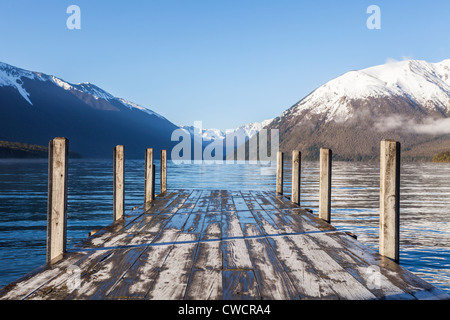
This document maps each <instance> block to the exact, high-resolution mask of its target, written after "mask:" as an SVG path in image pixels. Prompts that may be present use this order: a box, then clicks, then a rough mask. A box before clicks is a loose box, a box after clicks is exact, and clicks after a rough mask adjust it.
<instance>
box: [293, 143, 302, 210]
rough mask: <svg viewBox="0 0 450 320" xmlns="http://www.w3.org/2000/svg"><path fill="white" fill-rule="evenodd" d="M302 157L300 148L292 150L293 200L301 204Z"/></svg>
mask: <svg viewBox="0 0 450 320" xmlns="http://www.w3.org/2000/svg"><path fill="white" fill-rule="evenodd" d="M301 157H302V154H301V152H300V151H298V150H294V151H292V196H291V201H292V202H293V203H295V204H298V205H300V181H301V162H302V160H301Z"/></svg>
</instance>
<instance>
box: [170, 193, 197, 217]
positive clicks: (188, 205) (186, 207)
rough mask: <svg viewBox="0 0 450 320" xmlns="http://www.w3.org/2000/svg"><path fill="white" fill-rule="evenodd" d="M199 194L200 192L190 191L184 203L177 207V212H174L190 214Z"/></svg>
mask: <svg viewBox="0 0 450 320" xmlns="http://www.w3.org/2000/svg"><path fill="white" fill-rule="evenodd" d="M201 193H202V192H201V190H192V192H191V194H190V195H189V197H188V198H187V199H186V201H184V203H183V204H182V205H181V206H180V207H178V210H177V211H176V212H177V213H191V212H192V211H193V210H194V208H195V206H196V204H197V202H198V200H199V198H200V195H201Z"/></svg>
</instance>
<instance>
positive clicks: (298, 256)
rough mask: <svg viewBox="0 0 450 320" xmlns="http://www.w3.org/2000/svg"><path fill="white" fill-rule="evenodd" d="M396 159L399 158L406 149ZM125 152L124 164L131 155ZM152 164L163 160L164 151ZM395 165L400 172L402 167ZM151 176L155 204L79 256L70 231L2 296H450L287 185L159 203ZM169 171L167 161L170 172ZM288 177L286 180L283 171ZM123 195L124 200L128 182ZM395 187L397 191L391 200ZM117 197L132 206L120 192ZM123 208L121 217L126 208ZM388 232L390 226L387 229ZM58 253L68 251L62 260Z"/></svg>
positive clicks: (181, 195) (81, 248)
mask: <svg viewBox="0 0 450 320" xmlns="http://www.w3.org/2000/svg"><path fill="white" fill-rule="evenodd" d="M385 143H386V142H385ZM55 146H56V144H55ZM389 146H390V147H392V145H389ZM58 148H59V147H58ZM56 149H57V148H56V147H55V149H54V150H56ZM387 149H389V148H388V146H386V150H387ZM62 150H64V148H62ZM120 150H121V149H120ZM393 150H394V154H395V152H396V150H395V147H394V149H393ZM383 152H384V151H383ZM116 154H117V155H118V156H120V157H121V159H123V153H122V152H116ZM147 155H153V151H151V152H147ZM297 155H299V154H298V153H297ZM53 156H55V155H53ZM164 159H165V158H164ZM328 159H329V158H327V159H326V161H327V163H328V161H329V160H328ZM293 160H294V161H295V164H296V165H295V167H294V168H293V172H298V173H299V172H300V170H299V157H297V156H296V157H294V159H293ZM392 161H393V162H392ZM61 163H64V162H61V161H59V162H58V164H59V165H61ZM387 163H388V164H389V163H390V164H392V163H394V164H395V163H396V159H395V158H394V160H389V161H387ZM115 165H117V168H119V169H118V170H117V174H118V175H119V177H117V179H123V175H122V170H121V169H120V168H122V166H121V165H119V164H117V163H116V164H115ZM146 167H147V172H146V177H150V178H147V179H146V183H147V182H148V183H149V185H148V186H146V191H147V190H150V191H149V195H148V197H149V198H150V199H151V201H148V202H146V203H145V204H144V205H143V206H142V207H140V208H137V209H135V210H133V211H131V212H128V213H126V214H124V215H123V216H121V215H120V213H119V214H118V213H116V212H115V214H114V216H115V217H117V218H116V219H115V221H114V222H113V223H112V224H111V225H110V226H108V227H106V228H104V229H102V230H99V231H98V232H96V233H95V234H93V235H91V236H90V237H89V238H87V239H86V240H85V241H84V242H82V243H80V244H79V245H77V246H75V247H74V248H71V249H70V250H67V249H66V248H65V241H63V240H64V237H65V235H64V232H59V233H58V234H59V235H58V237H59V238H60V239H63V240H61V241H60V244H57V245H54V246H56V247H57V249H56V251H55V250H53V251H55V252H56V253H55V255H56V256H50V258H49V261H48V263H47V264H46V265H44V266H42V267H40V268H38V269H37V270H35V271H33V272H32V273H30V274H28V275H26V276H25V277H23V278H22V279H19V280H18V281H16V282H14V283H12V284H10V285H8V286H6V287H5V288H3V289H2V290H1V291H0V299H11V300H19V299H20V300H22V299H25V300H67V299H68V300H87V299H93V300H125V299H136V300H146V299H150V300H251V299H255V300H297V299H314V300H317V299H327V300H341V299H342V300H374V299H401V300H403V299H404V300H406V299H432V300H436V299H450V296H449V295H447V294H446V293H444V292H443V291H441V290H439V289H437V288H436V287H434V286H433V285H431V284H429V283H427V282H425V281H424V280H422V279H420V278H419V277H417V276H415V275H414V274H412V273H411V272H409V271H408V270H406V269H405V268H403V267H402V266H400V265H399V264H398V263H397V262H396V261H398V257H396V256H395V254H396V253H395V252H394V256H392V257H389V254H390V253H389V252H388V253H384V254H380V253H378V252H376V251H374V250H372V249H369V248H367V247H366V246H364V245H362V244H361V243H360V242H358V241H357V240H356V239H355V237H354V236H352V235H349V234H347V233H345V232H342V231H339V230H337V229H336V228H334V227H333V226H332V225H331V224H330V223H329V222H327V221H325V220H324V219H322V218H320V217H319V216H318V215H317V214H314V213H312V212H311V210H308V209H304V208H302V207H300V205H299V203H298V202H300V196H299V193H298V194H296V195H295V197H294V198H295V199H294V198H292V199H289V198H288V197H286V196H284V195H282V194H281V193H282V190H283V189H282V188H281V189H277V190H278V191H279V192H278V193H277V192H269V191H251V190H250V191H230V190H197V189H182V190H173V189H170V188H169V189H166V188H167V185H166V183H164V185H163V186H162V192H161V193H160V194H158V195H157V196H153V195H152V190H153V191H154V176H155V169H154V165H153V160H152V159H147V161H146ZM324 167H326V168H330V167H329V166H328V165H326V166H324ZM386 167H388V168H389V170H394V171H395V168H396V166H395V165H394V166H393V167H392V165H386ZM49 171H50V172H52V171H53V172H54V171H57V172H58V175H59V176H60V175H61V174H62V173H63V172H64V166H63V167H62V168H59V170H56V169H55V170H49ZM166 172H167V166H166V165H165V164H163V165H162V170H161V173H162V174H164V175H165V174H166ZM62 175H64V174H62ZM330 175H331V171H330V170H328V169H327V170H326V172H325V173H324V174H323V176H324V178H325V179H327V181H329V176H330ZM277 176H278V177H279V179H282V174H279V175H277ZM56 178H58V177H56ZM388 178H389V174H387V175H386V176H384V178H383V179H382V180H383V183H385V184H388V182H387V181H388ZM50 179H52V178H51V177H49V181H50ZM56 180H57V179H56ZM120 181H123V180H120ZM164 181H167V180H166V179H164ZM55 183H56V182H55ZM279 183H281V182H280V181H279ZM293 183H294V184H295V186H296V188H295V190H296V193H297V192H298V191H297V190H298V188H297V186H299V179H293ZM277 184H278V183H277ZM49 185H50V184H49ZM58 185H60V184H58ZM63 185H66V184H63ZM116 187H117V188H119V189H118V190H119V191H120V190H122V189H121V188H123V184H120V183H117V184H116ZM382 189H383V188H382ZM396 190H397V188H396V186H394V188H393V189H392V190H391V191H392V192H394V193H395V192H396ZM391 191H389V192H391ZM116 193H117V196H118V197H120V199H122V198H123V196H122V192H121V191H120V192H116ZM50 194H51V193H50ZM62 194H63V196H62V198H61V199H62V203H60V202H61V201H58V200H57V199H53V200H52V199H49V224H50V225H51V224H52V223H54V224H55V226H54V227H53V228H49V229H53V230H54V229H55V228H58V226H59V227H64V224H65V221H64V218H63V219H61V220H59V221H60V222H59V223H58V222H57V221H58V219H55V216H53V215H52V214H53V213H52V211H53V209H52V203H56V204H55V208H58V207H59V208H60V209H59V211H60V213H61V214H58V215H56V217H61V216H64V210H65V205H64V194H65V193H64V192H62ZM323 194H325V195H326V196H325V199H326V200H325V201H326V205H327V208H326V210H325V212H326V218H327V220H330V216H329V214H328V212H329V206H328V205H329V193H328V191H323ZM383 194H384V193H383V191H382V192H381V196H382V197H383ZM65 196H66V195H65ZM146 198H147V196H146ZM392 205H393V208H394V210H393V211H394V213H395V212H398V206H397V207H395V201H394V203H393V204H392V203H391V202H390V201H388V202H387V203H385V204H383V206H386V207H389V208H392ZM117 206H118V207H119V208H122V205H120V204H119V203H117ZM383 210H386V211H389V210H390V209H389V210H388V209H383ZM394 222H395V219H394ZM386 223H387V222H386V221H385V220H383V222H382V224H386ZM383 228H387V229H390V228H391V226H390V225H389V226H384V227H383ZM393 228H394V230H395V226H394V227H393ZM64 230H65V229H64ZM383 230H384V229H383ZM51 231H52V230H49V233H51ZM386 233H387V234H388V233H389V232H386ZM61 234H63V235H64V236H63V237H62V236H61ZM394 234H395V232H394ZM49 237H50V236H49ZM391 238H392V237H390V238H389V239H391ZM389 239H388V240H389ZM394 240H395V239H394ZM395 241H396V240H395ZM395 241H394V245H393V247H394V251H395V248H396V246H395ZM51 243H54V241H53V242H52V241H49V246H51ZM386 243H390V241H384V243H383V248H384V246H387V247H389V246H391V244H392V243H391V244H389V246H388V244H386ZM391 247H392V246H391ZM53 249H55V248H53ZM58 250H59V252H62V254H59V255H58ZM383 250H384V249H383ZM389 250H391V249H390V247H389V248H388V249H386V250H385V251H389ZM380 251H381V248H380Z"/></svg>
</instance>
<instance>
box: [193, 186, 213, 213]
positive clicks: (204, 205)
mask: <svg viewBox="0 0 450 320" xmlns="http://www.w3.org/2000/svg"><path fill="white" fill-rule="evenodd" d="M210 200H211V191H209V190H203V191H202V192H201V194H200V196H199V199H198V201H197V203H196V204H195V207H194V209H192V212H194V213H199V212H205V213H206V212H208V205H209V201H210Z"/></svg>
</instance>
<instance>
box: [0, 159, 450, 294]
mask: <svg viewBox="0 0 450 320" xmlns="http://www.w3.org/2000/svg"><path fill="white" fill-rule="evenodd" d="M156 165H157V172H158V169H159V163H158V162H156ZM112 168H113V166H112V161H89V160H71V161H70V165H69V195H68V198H69V199H68V248H70V247H72V246H73V245H74V244H76V243H77V242H79V241H80V240H82V239H85V238H86V237H87V234H88V232H90V231H92V230H94V229H99V228H101V227H104V226H107V225H109V224H110V223H111V222H112V203H113V199H112V195H113V189H112V185H113V180H112V174H113V169H112ZM285 168H286V176H285V190H284V191H285V194H290V163H288V162H287V163H286V164H285ZM158 176H159V175H158V174H157V181H156V183H157V188H156V190H159V181H158ZM318 176H319V166H318V162H303V164H302V199H301V201H302V206H304V207H308V208H311V209H313V210H314V213H315V214H317V209H318V191H319V183H318ZM125 182H126V197H125V201H126V210H127V211H129V210H131V209H132V208H133V207H135V206H140V205H141V204H142V202H143V198H144V192H143V190H144V161H133V160H129V161H127V162H126V181H125ZM168 186H169V189H171V188H205V189H229V190H244V189H246V190H271V191H272V190H273V191H274V190H275V169H274V167H269V166H262V165H251V164H246V165H244V164H233V165H208V164H204V165H194V164H193V165H175V164H172V163H171V162H169V168H168ZM378 201H379V164H378V163H348V162H334V163H333V189H332V224H333V225H334V226H335V227H336V228H338V229H340V230H343V231H351V232H353V233H355V234H356V235H357V236H358V240H359V241H361V242H362V243H364V244H366V245H367V246H369V247H371V248H373V249H375V250H378V223H379V212H378ZM46 219H47V160H0V288H1V287H3V286H5V285H7V284H8V283H10V282H12V281H14V280H17V279H18V278H19V277H21V276H23V275H25V274H26V273H28V272H30V271H32V270H33V269H34V268H36V267H38V266H40V265H42V264H45V248H46V224H47V221H46ZM400 219H401V230H400V239H401V244H400V249H401V253H400V263H401V265H402V266H404V267H406V268H407V269H409V270H410V271H412V272H413V273H415V274H416V275H418V276H420V277H421V278H423V279H424V280H426V281H428V282H430V283H432V284H434V285H435V286H437V287H439V288H441V289H443V290H445V291H446V292H448V293H450V164H433V163H403V164H402V179H401V218H400Z"/></svg>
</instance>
